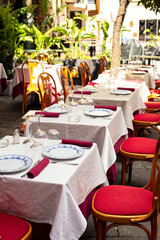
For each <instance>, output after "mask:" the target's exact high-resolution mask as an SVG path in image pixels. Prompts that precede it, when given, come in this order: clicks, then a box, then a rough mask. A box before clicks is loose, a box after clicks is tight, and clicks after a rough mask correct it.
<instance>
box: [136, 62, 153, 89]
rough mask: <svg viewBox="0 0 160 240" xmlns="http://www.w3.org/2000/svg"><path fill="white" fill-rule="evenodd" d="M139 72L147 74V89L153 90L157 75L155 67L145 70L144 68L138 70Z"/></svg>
mask: <svg viewBox="0 0 160 240" xmlns="http://www.w3.org/2000/svg"><path fill="white" fill-rule="evenodd" d="M138 69H139V70H144V71H145V70H147V71H148V73H149V82H148V85H147V84H146V85H147V86H148V87H149V88H154V89H155V87H156V84H155V80H156V79H157V74H156V68H155V67H150V68H145V66H144V67H143V66H142V67H140V68H138Z"/></svg>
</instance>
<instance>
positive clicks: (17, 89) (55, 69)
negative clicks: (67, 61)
mask: <svg viewBox="0 0 160 240" xmlns="http://www.w3.org/2000/svg"><path fill="white" fill-rule="evenodd" d="M43 65H44V71H45V72H47V73H49V74H51V75H52V76H53V78H54V80H55V81H56V86H57V92H60V91H61V89H62V86H61V82H60V67H61V64H55V65H47V64H43ZM24 67H25V68H24V74H25V76H26V77H25V79H26V83H29V82H30V77H29V71H28V68H27V66H24ZM40 71H41V68H40ZM40 71H37V74H36V75H37V78H38V75H39V74H40V73H41V72H40ZM22 81H23V75H22V65H20V66H18V67H17V68H16V70H15V73H14V76H13V83H12V84H13V92H12V98H13V99H15V98H16V97H17V96H18V95H19V94H21V93H22Z"/></svg>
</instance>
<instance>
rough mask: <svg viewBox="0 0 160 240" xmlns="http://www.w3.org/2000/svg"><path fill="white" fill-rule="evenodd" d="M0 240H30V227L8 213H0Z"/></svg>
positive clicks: (27, 223)
mask: <svg viewBox="0 0 160 240" xmlns="http://www.w3.org/2000/svg"><path fill="white" fill-rule="evenodd" d="M0 239H2V240H3V239H4V240H5V239H11V240H31V239H32V227H31V225H30V223H29V222H27V221H25V220H24V219H22V218H19V217H16V216H14V215H11V214H8V213H2V212H1V213H0Z"/></svg>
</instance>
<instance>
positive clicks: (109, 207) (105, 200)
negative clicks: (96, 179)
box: [94, 185, 153, 215]
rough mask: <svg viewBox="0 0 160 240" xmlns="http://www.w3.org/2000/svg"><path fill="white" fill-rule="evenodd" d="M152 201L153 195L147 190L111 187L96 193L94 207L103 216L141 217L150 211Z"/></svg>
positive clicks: (119, 186) (103, 188) (118, 186)
mask: <svg viewBox="0 0 160 240" xmlns="http://www.w3.org/2000/svg"><path fill="white" fill-rule="evenodd" d="M152 201H153V193H152V192H150V191H148V190H145V189H142V188H137V187H130V186H121V185H113V186H106V187H102V188H100V189H99V190H98V191H97V193H96V196H95V199H94V207H95V209H96V210H97V211H99V212H101V213H105V214H111V215H141V214H147V213H149V212H150V211H151V209H152ZM142 203H143V204H142Z"/></svg>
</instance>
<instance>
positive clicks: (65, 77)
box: [60, 67, 74, 102]
mask: <svg viewBox="0 0 160 240" xmlns="http://www.w3.org/2000/svg"><path fill="white" fill-rule="evenodd" d="M60 75H61V83H62V87H63V92H64V102H65V101H66V97H67V96H68V94H69V85H71V89H72V90H73V88H74V87H73V78H72V75H71V73H70V70H69V69H68V68H67V67H61V69H60Z"/></svg>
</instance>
